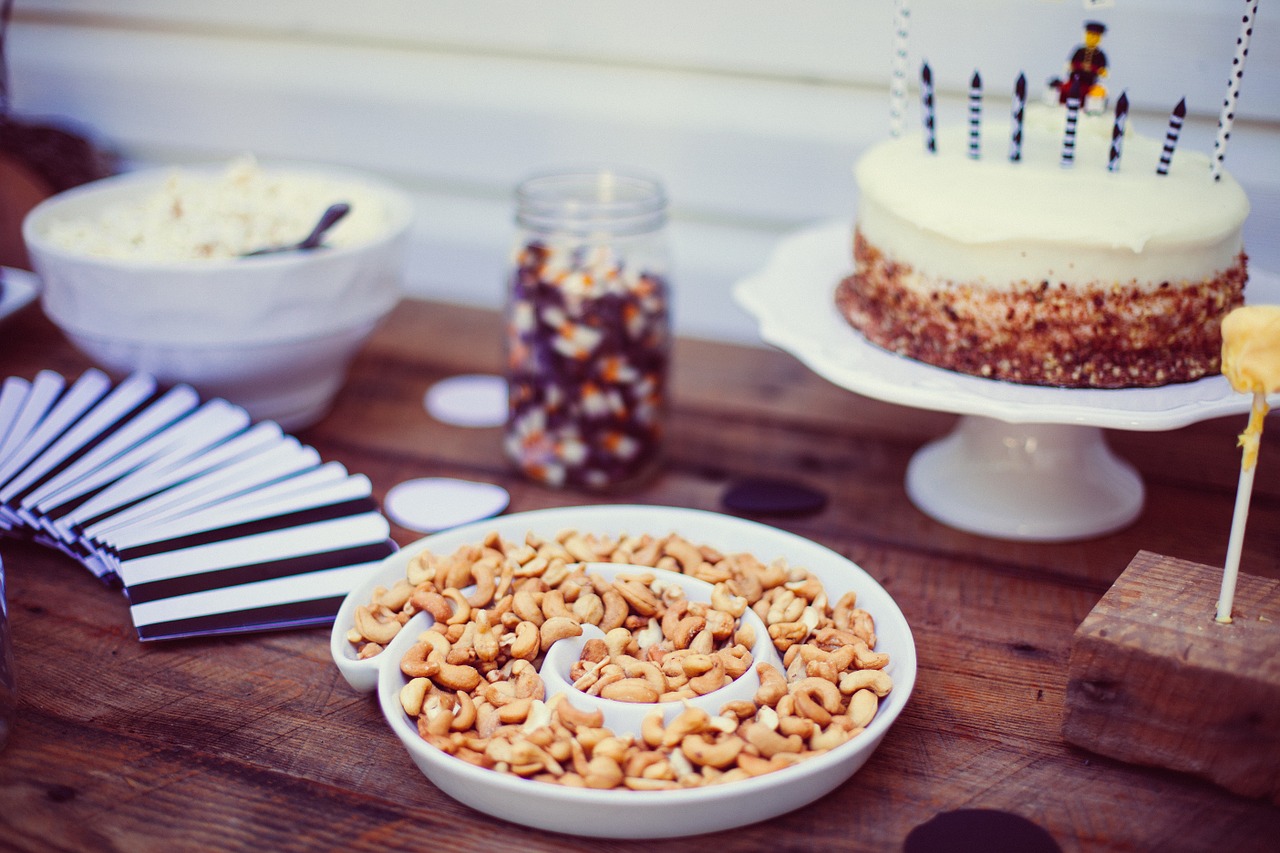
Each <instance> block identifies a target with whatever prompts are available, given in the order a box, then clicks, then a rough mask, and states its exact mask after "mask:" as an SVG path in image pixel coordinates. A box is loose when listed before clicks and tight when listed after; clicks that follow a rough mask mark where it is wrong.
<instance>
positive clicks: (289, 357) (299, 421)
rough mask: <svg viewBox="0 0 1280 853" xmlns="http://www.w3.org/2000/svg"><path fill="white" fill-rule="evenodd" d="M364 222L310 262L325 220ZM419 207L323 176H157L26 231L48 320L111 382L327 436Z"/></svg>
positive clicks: (76, 194)
mask: <svg viewBox="0 0 1280 853" xmlns="http://www.w3.org/2000/svg"><path fill="white" fill-rule="evenodd" d="M336 202H346V203H348V204H350V205H351V212H350V213H349V214H348V215H347V216H346V217H345V218H344V219H343V220H342V221H340V222H339V223H338V224H337V225H336V226H335V227H334V228H333V229H332V230H331V231H330V232H329V234H328V236H327V238H326V240H325V243H324V245H322V246H321V247H320V248H319V249H316V250H313V251H307V252H299V251H293V252H283V253H277V254H268V255H261V256H254V257H244V256H243V253H244V252H248V251H252V250H253V249H256V248H261V247H262V245H263V244H264V243H266V244H276V243H292V242H296V241H298V240H301V239H302V238H303V237H304V236H305V235H306V234H307V232H308V231H310V229H311V227H312V226H313V225H314V224H315V222H316V220H317V219H318V218H319V217H320V214H321V213H322V212H323V211H324V209H325V208H326V207H327V206H328V205H329V204H332V203H336ZM412 219H413V206H412V202H411V200H410V199H409V198H408V196H407V195H406V194H405V193H403V192H402V191H400V190H398V189H396V188H394V187H392V186H390V185H389V184H387V183H385V182H383V181H380V180H378V179H376V178H373V177H371V176H367V175H363V174H359V173H355V172H350V171H345V170H341V169H336V168H331V167H324V166H310V165H272V166H263V167H259V166H258V165H257V164H256V163H254V162H253V161H251V160H242V161H237V162H236V163H233V164H232V165H231V166H230V167H227V166H221V167H212V168H209V167H202V168H196V167H192V168H185V167H184V168H178V169H174V168H158V169H148V170H145V171H138V172H131V173H126V174H123V175H119V176H115V177H111V178H106V179H104V180H100V181H95V182H93V183H90V184H86V185H84V186H81V187H77V188H75V189H71V190H68V191H66V192H63V193H60V194H58V195H56V196H54V197H52V198H50V199H48V200H46V201H44V202H43V203H41V204H39V205H37V206H36V207H35V208H34V209H33V210H32V211H31V212H30V213H29V214H28V215H27V217H26V218H25V220H24V222H23V238H24V240H25V241H26V244H27V248H28V251H29V253H30V255H31V259H32V262H33V266H34V268H35V271H36V273H37V274H38V275H39V276H40V278H41V279H42V280H43V290H42V295H41V300H42V304H43V307H44V310H45V313H46V314H48V316H49V317H50V319H51V320H53V322H54V323H56V324H57V325H58V326H59V327H60V328H61V329H62V331H63V332H64V333H65V334H66V335H67V337H68V338H69V339H70V340H71V341H72V343H74V344H75V345H76V346H77V347H78V348H79V349H80V350H81V351H83V352H84V353H85V354H86V355H88V356H89V357H90V358H92V359H93V360H94V361H95V362H97V363H98V364H99V365H101V366H102V367H103V368H104V369H106V370H108V371H109V372H113V373H116V374H119V375H123V374H127V373H131V372H135V371H141V372H146V373H150V374H152V375H154V376H155V377H156V378H157V379H159V380H160V381H161V382H162V383H167V384H176V383H180V382H183V383H188V384H190V385H192V386H194V387H195V388H196V389H197V390H198V391H200V392H201V394H202V395H203V396H205V397H207V398H213V397H223V398H225V399H227V400H229V401H230V402H233V403H236V404H238V405H241V406H243V407H244V408H245V409H246V410H248V412H249V414H250V415H252V416H253V417H254V418H255V419H258V420H275V421H278V422H279V423H280V424H281V426H283V427H285V428H286V429H298V428H301V427H305V426H307V425H309V424H311V423H314V422H315V421H316V420H318V419H319V418H320V417H322V416H323V415H324V414H325V413H326V411H327V410H328V408H329V406H330V404H331V403H332V400H333V398H334V396H335V395H336V394H337V392H338V390H339V389H340V387H341V386H342V384H343V382H344V380H345V376H346V371H347V368H348V367H349V365H350V362H351V359H352V358H353V357H354V355H355V354H356V352H357V351H358V350H359V348H360V347H361V345H362V344H363V343H364V341H365V340H366V339H367V337H368V336H369V334H370V333H371V332H372V331H373V329H374V328H375V327H376V326H377V324H378V322H379V321H380V320H381V319H382V318H383V317H384V316H385V315H386V314H387V313H388V312H389V311H390V310H391V309H392V308H393V307H394V306H395V304H396V303H397V302H398V301H399V299H400V295H401V283H402V277H403V264H404V252H405V244H406V242H407V237H408V232H409V228H410V225H411V223H412Z"/></svg>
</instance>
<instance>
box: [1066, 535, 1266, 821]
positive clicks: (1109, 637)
mask: <svg viewBox="0 0 1280 853" xmlns="http://www.w3.org/2000/svg"><path fill="white" fill-rule="evenodd" d="M1221 583H1222V569H1221V568H1219V567H1211V566H1204V565H1200V564H1198V563H1190V562H1187V561H1185V560H1176V559H1173V558H1170V557H1164V556H1160V555H1159V554H1153V553H1150V552H1147V551H1141V552H1139V553H1138V555H1137V556H1136V557H1134V559H1133V562H1131V563H1130V564H1129V566H1128V568H1126V569H1125V571H1124V573H1123V574H1122V575H1121V576H1120V577H1119V579H1118V580H1116V582H1115V584H1114V585H1113V586H1112V587H1111V589H1110V590H1109V591H1108V592H1107V594H1106V595H1104V596H1103V597H1102V600H1101V601H1099V602H1098V605H1097V606H1096V607H1094V609H1093V611H1092V612H1091V613H1090V614H1089V616H1088V617H1086V618H1085V620H1084V622H1082V623H1081V624H1080V627H1079V628H1078V629H1077V630H1076V634H1075V637H1074V639H1073V640H1072V646H1071V659H1070V663H1069V667H1068V673H1067V697H1066V713H1065V716H1064V719H1063V725H1062V734H1063V737H1064V738H1066V740H1068V741H1069V742H1071V743H1073V744H1076V745H1077V746H1081V747H1084V748H1085V749H1089V750H1092V751H1093V752H1096V753H1099V754H1101V755H1106V756H1110V757H1112V758H1118V759H1120V760H1121V761H1128V762H1131V763H1135V764H1145V765H1151V766H1155V767H1167V768H1171V769H1173V770H1179V771H1183V772H1186V773H1192V774H1195V775H1197V776H1201V777H1203V778H1206V779H1209V780H1210V781H1213V782H1215V783H1217V784H1219V785H1221V786H1223V787H1224V788H1226V789H1228V790H1230V791H1233V792H1235V793H1237V794H1243V795H1245V796H1249V797H1267V798H1269V799H1270V800H1271V801H1272V802H1274V803H1276V804H1278V805H1280V581H1276V580H1270V579H1267V578H1259V577H1256V576H1249V575H1245V574H1243V573H1241V575H1240V578H1239V581H1238V584H1237V587H1236V595H1235V600H1234V607H1233V611H1232V616H1233V619H1232V622H1231V623H1230V624H1225V625H1224V624H1220V623H1218V622H1216V621H1215V620H1214V610H1215V607H1216V606H1217V601H1218V592H1219V588H1220V586H1221Z"/></svg>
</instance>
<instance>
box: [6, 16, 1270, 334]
mask: <svg viewBox="0 0 1280 853" xmlns="http://www.w3.org/2000/svg"><path fill="white" fill-rule="evenodd" d="M1261 5H1262V6H1263V8H1262V9H1261V11H1260V13H1259V20H1258V24H1257V28H1256V31H1255V34H1254V37H1253V41H1252V47H1251V51H1250V56H1249V61H1248V66H1247V73H1246V75H1245V79H1244V86H1243V97H1242V100H1241V103H1240V111H1239V116H1238V118H1237V120H1236V125H1235V132H1234V134H1233V137H1232V142H1231V147H1230V149H1229V151H1228V156H1227V167H1228V169H1230V170H1231V171H1232V172H1233V173H1234V174H1236V176H1237V177H1238V178H1240V180H1241V183H1243V184H1244V186H1245V188H1246V190H1247V191H1248V192H1249V194H1250V197H1251V200H1252V202H1253V213H1252V214H1251V216H1250V220H1249V222H1248V223H1247V225H1246V245H1247V248H1248V250H1249V252H1250V255H1251V257H1252V259H1253V263H1254V264H1255V266H1257V267H1259V268H1263V269H1267V270H1271V271H1280V168H1278V167H1280V8H1275V7H1274V3H1273V0H1262V4H1261ZM1244 6H1245V4H1244V2H1243V0H1056V1H1055V0H970V2H964V3H958V2H950V3H948V2H943V0H916V2H913V3H911V17H910V20H911V36H910V60H909V67H910V70H911V71H910V76H911V78H912V80H913V81H914V79H915V78H916V76H917V72H918V68H919V64H920V62H921V60H922V59H927V60H928V61H929V62H930V64H931V65H932V67H933V69H934V74H935V80H936V82H937V85H938V87H939V95H940V103H939V113H940V118H941V119H942V120H961V119H962V117H963V110H964V103H963V97H964V89H965V87H966V86H967V82H968V78H969V75H970V74H971V73H972V71H973V70H974V69H975V68H978V69H980V70H981V72H982V75H983V79H984V80H985V81H986V84H987V92H988V98H989V101H988V106H987V109H988V110H990V111H991V112H992V113H993V114H994V113H995V112H996V111H1001V110H1003V109H1005V108H1006V106H1005V105H1007V95H1005V94H1004V93H1005V92H1007V91H1008V89H1009V88H1011V86H1012V81H1013V79H1014V78H1015V77H1016V76H1017V74H1018V72H1019V71H1025V72H1026V73H1027V76H1028V79H1029V81H1030V82H1031V84H1032V86H1033V87H1035V88H1038V86H1039V84H1040V82H1042V81H1043V80H1045V79H1047V78H1048V77H1049V76H1051V75H1054V74H1057V73H1059V72H1060V70H1061V68H1062V65H1063V63H1064V62H1065V60H1066V58H1067V56H1068V55H1069V54H1070V52H1071V51H1072V50H1073V49H1074V47H1075V45H1076V44H1077V43H1078V42H1079V41H1080V33H1081V24H1082V22H1083V21H1084V20H1085V19H1087V18H1095V17H1096V18H1100V19H1102V20H1104V21H1105V22H1107V24H1108V26H1109V31H1108V33H1107V36H1106V38H1105V40H1104V42H1103V48H1104V49H1105V50H1106V52H1107V54H1108V57H1109V59H1110V65H1111V77H1110V81H1109V82H1110V85H1111V87H1112V93H1113V96H1114V95H1118V93H1119V91H1120V90H1121V89H1124V90H1127V91H1128V93H1129V98H1130V101H1131V102H1132V103H1133V104H1134V106H1135V110H1134V112H1133V113H1132V114H1131V119H1130V123H1131V127H1133V128H1134V129H1136V130H1138V131H1140V132H1144V133H1147V134H1149V135H1154V136H1161V135H1163V130H1164V125H1165V122H1166V120H1167V116H1168V112H1169V110H1170V109H1171V108H1172V106H1173V105H1174V104H1175V103H1177V101H1178V99H1179V98H1181V97H1183V96H1186V98H1187V103H1188V106H1189V109H1190V113H1191V118H1190V120H1189V122H1188V125H1187V128H1186V129H1185V130H1184V132H1183V136H1182V140H1181V142H1180V146H1181V145H1185V146H1193V147H1195V148H1197V149H1199V150H1203V151H1206V152H1207V151H1210V150H1211V149H1212V147H1213V136H1214V131H1215V127H1216V119H1217V113H1218V109H1219V105H1220V104H1221V101H1222V96H1223V94H1224V93H1225V90H1226V80H1227V76H1228V71H1229V68H1230V62H1231V57H1232V53H1233V51H1234V46H1235V40H1236V34H1237V31H1238V27H1239V20H1240V14H1241V12H1242V11H1243V10H1244ZM892 13H893V3H892V0H360V1H359V2H350V0H271V2H260V0H218V2H196V0H109V2H106V1H105V0H17V6H16V9H15V12H14V19H13V23H12V26H11V29H10V32H9V38H8V55H9V65H10V76H11V95H12V98H13V106H14V109H15V112H17V113H18V114H19V115H21V116H24V117H45V118H53V119H56V120H58V121H74V122H75V123H76V124H77V125H79V126H80V127H82V128H84V129H87V130H89V131H90V132H91V133H92V134H94V135H96V136H97V137H98V138H100V139H101V140H103V141H105V142H106V143H108V144H109V145H111V146H112V147H114V148H116V149H117V150H118V151H120V152H121V153H122V154H123V155H124V156H125V157H126V158H127V161H128V162H129V163H130V164H131V165H152V164H170V163H191V162H203V161H208V160H220V159H227V158H230V157H231V156H234V155H236V154H239V153H243V152H252V153H254V154H256V155H257V156H258V157H259V158H261V159H263V160H272V159H293V160H311V161H328V162H334V163H340V164H343V165H347V166H352V167H357V168H362V169H366V170H371V171H374V172H378V173H381V174H383V175H385V176H388V177H390V178H391V179H393V180H395V181H397V182H399V183H400V184H401V185H403V186H404V187H406V188H407V189H409V190H410V191H412V192H413V193H414V195H415V196H416V199H417V202H418V209H419V219H418V223H417V227H416V233H415V241H414V245H413V250H412V253H411V257H410V262H409V268H408V287H409V289H410V291H411V292H412V293H414V294H416V295H421V296H426V297H430V298H436V299H443V300H448V301H454V302H462V303H468V304H479V305H484V306H493V307H496V306H498V305H499V304H500V303H501V299H502V289H503V275H504V268H505V264H506V257H507V252H508V245H509V242H510V240H511V237H512V228H513V226H512V223H511V213H512V209H511V191H512V188H513V187H514V185H515V184H516V182H518V181H519V179H520V178H521V177H522V176H524V175H526V174H528V173H530V172H532V171H537V170H541V169H543V168H546V167H549V166H558V165H565V164H575V163H592V162H605V161H609V162H617V163H624V164H630V165H634V166H638V167H642V168H645V169H648V170H651V171H654V172H656V173H658V174H659V175H661V176H662V177H663V178H664V179H665V181H666V183H667V186H668V190H669V193H670V195H671V196H672V198H673V224H672V227H671V232H672V239H673V251H674V254H675V261H676V265H677V271H676V276H675V281H674V287H675V289H676V292H677V300H676V321H677V326H678V329H679V331H681V332H682V333H684V334H689V335H695V336H700V337H710V338H720V339H727V340H737V341H744V342H749V343H754V342H756V341H758V337H757V335H756V330H755V326H754V323H753V322H752V321H751V319H750V318H749V317H748V316H747V315H746V314H745V313H744V312H742V311H741V310H740V309H739V308H737V306H736V305H735V304H734V303H733V300H732V298H731V295H730V291H731V288H732V285H733V283H734V282H735V281H736V280H738V279H739V278H741V277H743V276H745V275H748V274H750V273H752V272H754V271H755V270H756V269H758V268H759V267H760V266H761V265H762V264H763V263H764V261H765V259H766V257H767V256H768V254H769V252H770V250H771V248H772V247H773V245H774V244H775V242H776V241H777V240H778V239H779V237H781V236H782V235H784V234H786V233H788V232H790V231H793V230H795V229H798V228H802V227H805V226H806V225H808V224H811V223H814V222H816V221H819V220H825V219H829V218H832V217H841V218H848V219H850V220H851V219H852V215H853V212H854V210H855V208H856V203H857V197H856V191H855V187H854V185H853V180H852V176H851V170H850V169H851V164H852V162H853V160H854V159H855V158H856V157H857V155H858V154H859V153H860V152H861V151H862V150H863V149H865V148H866V147H867V146H868V145H870V144H872V143H874V142H875V141H877V140H879V139H881V138H883V137H884V136H885V135H886V133H887V131H888V109H889V107H888V102H889V99H888V85H889V83H888V81H889V74H890V67H891V55H892V50H893V38H892ZM1004 81H1007V82H1004ZM916 101H917V97H916V92H915V88H914V85H913V88H912V92H911V96H910V99H909V102H910V104H911V107H910V111H909V113H908V117H907V121H908V126H909V127H915V126H916V123H917V122H918V120H919V119H918V115H919V113H918V109H917V106H916Z"/></svg>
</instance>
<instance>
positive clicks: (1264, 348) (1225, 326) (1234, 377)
mask: <svg viewBox="0 0 1280 853" xmlns="http://www.w3.org/2000/svg"><path fill="white" fill-rule="evenodd" d="M1222 375H1223V376H1226V377H1227V381H1228V382H1230V383H1231V387H1232V388H1234V389H1235V390H1236V391H1238V392H1240V393H1241V394H1252V395H1253V406H1252V408H1251V409H1250V411H1249V425H1248V426H1246V427H1245V430H1244V432H1243V433H1241V434H1240V439H1239V445H1240V448H1241V450H1242V454H1241V459H1240V484H1239V486H1238V487H1237V488H1236V507H1235V514H1234V515H1233V516H1232V519H1231V538H1230V541H1229V542H1228V544H1227V562H1226V565H1225V567H1224V568H1223V573H1222V592H1221V593H1220V594H1219V596H1218V612H1217V617H1216V618H1217V621H1219V622H1230V621H1231V601H1232V599H1233V598H1234V596H1235V589H1236V578H1237V576H1238V575H1239V573H1240V549H1241V546H1242V545H1243V543H1244V526H1245V520H1246V518H1247V517H1248V515H1249V495H1250V493H1251V492H1252V491H1253V474H1254V471H1255V469H1256V468H1257V464H1258V448H1259V446H1260V445H1261V443H1262V422H1263V419H1264V418H1266V416H1267V412H1268V411H1270V409H1269V407H1268V406H1267V395H1268V394H1274V393H1276V392H1277V391H1280V305H1248V306H1245V307H1243V308H1237V309H1235V310H1234V311H1232V312H1231V313H1230V314H1228V315H1227V316H1226V317H1224V318H1223V320H1222Z"/></svg>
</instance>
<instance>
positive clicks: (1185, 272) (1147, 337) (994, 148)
mask: <svg viewBox="0 0 1280 853" xmlns="http://www.w3.org/2000/svg"><path fill="white" fill-rule="evenodd" d="M1079 118H1080V121H1079V124H1078V127H1077V136H1076V143H1075V146H1074V160H1073V163H1072V165H1070V166H1063V165H1062V164H1061V155H1062V149H1063V136H1064V125H1065V121H1066V110H1065V109H1062V108H1059V107H1054V106H1048V105H1043V104H1035V105H1031V106H1029V107H1028V108H1027V111H1026V119H1025V124H1024V132H1023V142H1022V147H1021V151H1022V156H1021V160H1019V161H1017V162H1013V161H1011V160H1010V159H1009V145H1010V144H1009V124H1008V122H1007V121H1006V122H1003V123H999V122H991V121H988V122H985V128H984V131H983V134H982V146H981V156H980V157H979V158H978V159H973V158H971V157H970V156H969V153H968V147H969V143H968V128H967V127H964V126H957V127H950V128H944V129H942V130H941V131H940V132H939V136H938V140H937V152H936V153H931V152H929V151H927V150H926V147H925V144H924V142H923V140H922V138H921V137H920V135H919V134H915V135H909V136H902V137H898V138H895V139H890V140H888V141H885V142H883V143H880V144H878V145H876V146H875V147H873V148H872V149H870V150H869V151H868V152H867V154H866V155H865V156H864V157H863V158H862V159H861V160H860V161H859V162H858V164H857V168H856V177H857V181H858V186H859V189H860V199H859V210H858V217H857V225H856V228H855V233H854V259H855V272H854V274H853V275H852V276H850V277H849V278H847V279H845V280H844V281H843V282H841V283H840V285H839V287H838V289H837V297H836V299H837V304H838V306H839V309H840V311H841V312H842V314H843V315H844V316H845V317H846V318H847V319H848V321H849V322H850V323H851V324H852V325H853V326H854V327H855V328H857V329H858V330H859V331H861V332H862V333H863V334H864V335H865V336H866V337H867V339H868V340H870V341H872V342H873V343H875V344H878V345H879V346H882V347H884V348H886V349H889V350H892V351H894V352H898V353H901V354H903V355H906V356H909V357H911V358H915V359H918V360H920V361H924V362H927V363H929V364H933V365H936V366H939V367H943V368H947V369H951V370H956V371H960V372H964V373H970V374H975V375H978V376H986V377H991V378H996V379H1004V380H1008V381H1012V382H1019V383H1029V384H1037V385H1057V386H1068V387H1102V388H1114V387H1129V386H1149V385H1163V384H1167V383H1171V382H1184V381H1189V380H1193V379H1197V378H1199V377H1201V376H1205V375H1207V374H1213V373H1217V372H1218V370H1219V363H1220V355H1221V347H1222V337H1221V332H1220V330H1219V325H1220V322H1221V319H1222V317H1223V316H1224V315H1225V314H1226V313H1227V312H1228V311H1230V310H1231V309H1232V308H1235V307H1237V306H1239V305H1241V304H1242V303H1243V298H1244V297H1243V294H1244V285H1245V281H1246V279H1247V272H1246V260H1245V255H1244V251H1243V244H1242V239H1241V226H1242V224H1243V223H1244V219H1245V216H1246V215H1247V214H1248V212H1249V203H1248V199H1247V198H1246V197H1245V193H1244V191H1243V190H1242V189H1241V188H1240V185H1239V184H1238V183H1237V182H1236V181H1235V180H1234V179H1233V178H1232V177H1231V176H1230V175H1229V174H1226V173H1225V172H1224V173H1223V174H1222V175H1221V180H1219V181H1214V180H1213V176H1212V175H1211V173H1210V168H1209V158H1208V157H1206V156H1205V155H1204V154H1202V153H1200V152H1197V151H1193V150H1176V151H1175V153H1174V156H1173V160H1172V164H1171V166H1170V168H1169V171H1168V174H1165V175H1160V174H1157V164H1158V163H1159V161H1160V155H1161V149H1162V143H1161V142H1158V141H1156V140H1153V139H1149V138H1146V137H1142V136H1139V135H1137V134H1134V133H1128V134H1126V135H1125V138H1124V140H1123V145H1122V148H1121V157H1120V159H1119V168H1118V169H1117V170H1116V171H1110V170H1108V167H1107V166H1108V160H1109V155H1110V151H1111V147H1112V140H1111V132H1112V124H1113V119H1112V116H1111V115H1110V114H1106V115H1096V116H1093V115H1083V114H1082V115H1081V116H1080V117H1079Z"/></svg>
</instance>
